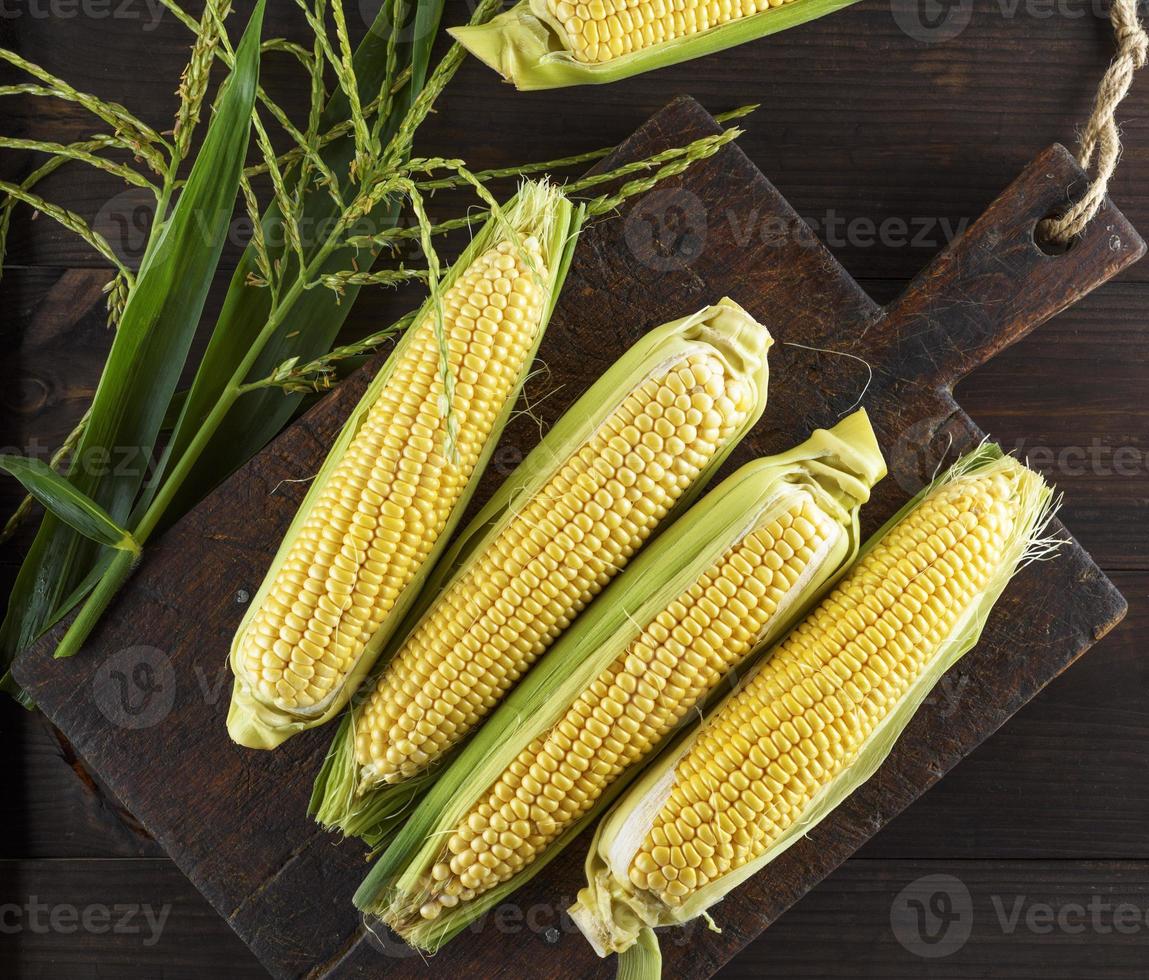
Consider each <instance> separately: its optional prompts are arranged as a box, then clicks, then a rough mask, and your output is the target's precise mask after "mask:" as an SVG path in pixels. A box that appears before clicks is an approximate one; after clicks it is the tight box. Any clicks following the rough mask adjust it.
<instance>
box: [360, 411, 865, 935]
mask: <svg viewBox="0 0 1149 980" xmlns="http://www.w3.org/2000/svg"><path fill="white" fill-rule="evenodd" d="M884 473H885V466H884V464H883V461H882V456H881V453H880V451H879V450H878V446H877V442H876V440H875V438H874V435H873V432H872V430H871V429H870V426H869V422H868V420H867V418H866V416H865V413H864V412H859V413H857V414H856V415H855V416H853V417H851V418H850V419H847V420H846V421H844V422H842V423H841V424H840V425H838V426H837V427H836V428H835V429H834V430H832V431H830V432H825V431H819V432H817V433H815V434H814V436H813V437H811V439H810V440H808V441H807V442H806V443H804V444H803V445H802V446H799V447H798V448H796V449H794V450H791V451H790V452H788V453H785V454H782V455H780V456H776V457H771V458H768V459H761V460H758V461H756V462H754V463H750V464H748V465H746V466H744V467H743V468H742V469H740V470H739V471H738V472H737V473H735V474H734V475H733V476H732V477H730V478H729V479H728V480H726V481H725V482H724V483H723V484H722V485H721V486H719V487H718V488H717V489H715V490H714V491H713V492H712V493H710V494H709V495H708V496H707V497H706V499H705V500H703V501H702V502H701V503H699V504H697V505H696V506H695V507H694V508H692V509H691V511H690V512H689V513H688V514H687V515H686V516H684V517H683V518H682V519H680V520H679V521H678V522H677V523H676V524H675V525H674V526H673V527H672V528H670V529H669V530H668V531H667V532H666V533H665V534H663V535H662V536H661V537H660V538H659V539H658V540H657V541H655V542H654V543H653V544H652V545H651V546H650V547H649V548H648V549H647V550H646V551H645V552H644V553H643V554H642V555H641V556H640V557H639V558H638V559H636V560H635V562H634V564H633V565H632V566H631V567H630V568H628V569H627V570H626V571H625V572H623V574H622V575H621V576H620V577H619V578H618V580H617V581H615V582H614V583H613V584H612V585H611V586H610V588H609V589H608V590H607V591H606V592H605V593H604V594H603V595H602V596H601V597H600V598H599V599H598V600H596V601H595V603H594V605H593V606H592V607H591V608H590V609H589V610H588V611H587V612H586V614H585V615H584V616H583V617H582V618H580V619H579V621H578V623H577V624H576V625H575V626H573V627H572V628H571V629H570V630H568V631H567V632H566V633H565V634H564V635H563V637H562V639H561V640H560V641H559V642H558V643H557V644H556V645H555V646H554V648H552V650H551V651H550V652H549V653H548V654H547V656H546V658H545V659H544V660H543V661H542V662H540V664H539V665H538V667H537V668H536V669H535V670H534V671H533V672H532V673H531V675H530V677H528V678H527V680H526V681H524V682H523V684H521V685H520V686H519V687H518V688H517V689H516V690H515V691H514V693H513V694H512V695H511V696H510V697H509V698H508V700H507V701H506V702H505V703H504V704H503V705H502V706H501V707H500V708H499V710H498V711H497V712H496V713H495V715H494V716H493V717H492V718H491V719H490V721H488V722H487V724H486V725H485V726H484V727H483V728H482V730H481V731H480V734H479V735H478V736H477V737H476V738H475V739H474V740H473V741H472V742H471V743H470V744H469V745H468V746H467V748H466V749H465V750H464V751H463V752H462V754H461V755H460V756H459V758H458V759H457V760H456V761H455V762H454V764H453V765H452V767H451V768H450V769H449V770H448V772H447V773H446V774H445V775H444V776H443V777H442V779H440V781H439V782H438V783H437V785H436V787H435V788H434V790H432V792H431V794H430V795H429V796H428V797H427V799H426V800H424V802H423V803H422V804H421V805H420V806H419V807H418V808H417V809H416V811H415V813H414V814H413V816H412V817H411V819H410V821H409V822H408V824H407V825H406V826H405V827H404V829H403V830H402V831H401V833H400V836H399V837H398V838H397V839H396V840H395V841H394V843H393V844H392V845H391V847H390V848H388V850H387V851H386V853H385V854H384V856H383V857H382V859H381V860H380V862H379V863H378V864H377V865H376V867H375V868H374V869H373V871H372V873H371V875H370V876H369V878H368V880H367V881H366V882H365V883H364V885H363V887H362V888H361V889H360V890H359V893H358V895H357V896H356V901H357V903H358V904H359V905H360V907H361V908H363V909H364V910H365V911H367V912H368V913H369V914H378V915H381V916H382V918H383V919H384V921H385V922H386V923H387V924H388V925H390V926H391V927H393V928H394V929H396V930H397V931H398V932H399V934H400V935H401V936H403V937H404V938H405V939H407V940H408V941H409V942H411V943H412V944H414V945H416V946H419V947H422V948H424V949H428V950H434V949H436V948H438V946H439V945H441V944H442V943H443V942H445V941H446V940H447V939H448V938H449V937H450V936H451V935H453V934H455V933H457V932H458V931H459V930H461V929H463V928H465V926H466V925H467V924H468V923H470V922H471V921H473V920H474V919H475V918H476V917H478V916H480V915H482V914H483V913H484V912H485V911H487V910H488V909H489V908H490V907H491V905H492V904H494V903H495V902H498V901H501V900H502V898H504V897H505V896H506V895H507V894H508V893H509V891H511V890H513V889H515V888H517V887H518V886H519V885H521V884H522V883H523V882H524V881H526V880H527V879H528V878H530V877H531V876H533V875H534V874H535V873H536V872H537V870H538V869H539V868H540V867H542V866H543V865H544V864H545V863H546V862H547V861H549V860H550V859H552V858H553V857H554V855H555V854H556V853H557V852H558V851H559V850H561V849H562V847H563V846H564V845H565V843H566V842H567V841H568V840H570V839H571V837H572V835H574V834H577V833H578V832H579V830H580V829H581V828H582V827H583V826H585V824H586V823H587V822H588V820H590V819H593V816H594V814H596V813H597V812H598V811H599V810H601V809H602V808H603V807H604V806H605V805H606V803H607V801H608V799H609V798H610V796H611V795H612V794H613V793H615V792H617V791H618V789H620V788H621V786H622V784H623V783H624V782H625V780H626V779H627V778H629V776H631V775H633V774H634V773H635V772H636V771H637V769H638V768H639V767H640V765H641V763H642V761H643V760H644V759H645V758H647V757H648V756H649V755H650V754H651V753H652V752H653V751H655V749H656V747H657V746H658V745H659V744H661V743H662V742H664V741H665V740H666V739H667V738H668V737H669V736H670V735H671V734H672V733H673V731H674V730H675V729H676V728H677V727H678V726H679V725H680V724H681V723H682V722H683V720H684V719H685V718H687V717H688V716H689V715H690V713H691V712H693V711H694V710H695V709H696V708H697V707H698V706H699V705H701V704H702V703H703V702H704V701H705V700H706V699H707V697H708V696H709V695H710V694H711V692H713V691H714V690H715V689H716V688H717V687H718V686H719V684H720V683H721V682H722V680H723V679H724V678H725V677H727V676H728V675H729V673H730V671H731V670H733V669H735V668H736V667H737V666H738V665H739V664H740V663H742V662H743V661H744V660H745V659H746V658H747V657H749V656H750V655H751V654H752V653H753V652H754V651H755V650H756V649H759V648H760V647H761V646H762V645H764V644H766V643H768V642H769V641H770V640H771V639H773V638H775V637H777V636H779V635H780V634H781V633H782V632H783V631H784V629H785V628H786V627H787V626H788V625H789V624H790V623H791V622H793V620H794V619H796V618H797V616H798V615H799V614H800V613H801V611H802V610H803V609H804V608H805V607H807V606H808V605H809V604H810V603H811V602H813V601H814V600H815V599H816V598H817V596H818V595H819V594H820V593H821V592H822V591H823V589H824V588H825V587H826V586H827V585H828V584H829V583H830V582H831V581H832V580H833V579H834V577H835V576H836V575H837V574H838V573H839V572H840V571H842V570H843V569H844V568H845V567H846V565H847V564H848V563H849V562H850V560H851V559H852V558H853V556H854V555H855V554H856V552H857V547H858V527H857V518H858V509H859V507H860V506H861V504H862V503H863V502H864V501H865V500H867V499H868V497H869V492H870V487H871V486H872V484H873V483H874V482H876V480H878V479H880V478H881V476H883V475H884Z"/></svg>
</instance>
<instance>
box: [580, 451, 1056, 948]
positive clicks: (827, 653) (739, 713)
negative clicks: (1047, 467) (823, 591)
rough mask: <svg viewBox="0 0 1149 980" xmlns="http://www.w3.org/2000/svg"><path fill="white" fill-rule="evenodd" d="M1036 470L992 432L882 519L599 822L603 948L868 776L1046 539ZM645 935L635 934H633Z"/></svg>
mask: <svg viewBox="0 0 1149 980" xmlns="http://www.w3.org/2000/svg"><path fill="white" fill-rule="evenodd" d="M1050 501H1051V492H1050V490H1049V488H1048V486H1047V485H1046V484H1045V482H1044V481H1043V480H1042V478H1041V477H1040V476H1039V475H1038V474H1037V473H1035V472H1033V471H1032V470H1029V469H1027V468H1026V467H1025V466H1023V465H1022V464H1021V463H1019V462H1017V461H1016V460H1014V459H1012V458H1010V457H1005V456H1002V454H1001V453H1000V451H999V450H997V449H996V447H983V448H982V449H980V450H977V451H975V452H974V453H972V454H971V455H970V456H969V457H967V458H966V459H964V460H961V461H959V462H958V464H956V465H955V467H953V468H952V469H951V471H950V472H949V473H948V474H947V475H945V476H943V477H942V478H940V479H939V480H938V481H937V482H936V483H935V485H934V486H932V487H931V488H929V489H928V490H927V491H926V492H924V494H923V495H921V496H920V498H919V499H916V500H915V501H913V502H911V504H910V505H908V506H907V508H906V509H904V510H903V512H902V513H901V514H900V515H898V516H897V518H896V519H895V520H894V521H893V522H892V523H891V524H889V525H887V528H886V529H884V530H883V531H882V532H879V534H878V535H876V536H875V538H874V539H873V540H872V541H871V542H870V543H869V544H867V546H866V547H865V548H864V549H863V551H862V556H861V557H860V558H859V559H858V561H857V563H856V564H855V565H854V567H853V568H852V569H851V570H850V571H849V572H848V573H847V574H846V576H845V577H844V578H843V579H842V580H841V582H840V583H839V584H838V585H837V586H836V587H835V588H834V589H833V590H832V591H831V592H830V593H829V595H827V597H826V598H825V599H824V600H823V601H822V602H821V603H820V604H819V605H818V606H817V607H816V608H815V609H814V611H813V612H812V613H811V614H810V615H809V616H807V617H806V618H805V619H804V620H803V621H802V622H801V623H800V624H799V625H798V626H797V627H796V628H795V629H794V630H793V631H791V633H790V634H789V635H788V636H787V637H786V638H785V639H784V640H783V641H782V642H781V643H779V644H778V645H777V646H776V647H775V648H774V649H773V650H772V651H770V652H769V654H768V655H767V656H766V657H765V658H764V659H763V661H762V662H761V663H760V664H759V665H757V666H756V667H755V668H754V670H753V671H752V672H751V673H750V674H749V676H748V677H747V679H745V680H744V681H743V683H742V685H741V686H740V687H739V688H738V689H737V690H736V691H735V692H734V693H733V694H731V695H730V696H729V697H728V698H727V699H726V700H725V701H724V702H723V703H722V704H721V705H720V706H719V707H718V708H717V709H715V710H714V711H713V712H712V713H711V714H710V715H709V716H708V717H707V718H706V719H705V720H704V721H703V722H702V723H701V725H700V726H699V727H698V728H697V729H696V731H695V732H693V733H692V734H691V735H690V736H689V737H687V738H686V739H684V740H683V741H682V742H681V743H680V744H679V745H678V746H675V747H674V748H673V749H672V750H671V751H669V752H668V753H667V754H666V756H665V757H664V758H663V759H660V760H659V761H658V762H656V764H655V765H654V766H653V767H652V769H651V770H650V771H649V772H648V773H647V774H646V775H644V776H643V777H642V779H641V781H640V782H639V783H637V784H636V785H635V786H634V787H632V788H631V790H630V791H629V792H628V794H627V795H625V796H623V797H622V798H621V799H620V801H619V802H618V804H617V805H616V807H615V809H614V810H613V811H612V812H611V813H610V814H608V816H607V817H606V818H605V819H604V821H603V823H602V824H601V825H600V827H599V830H598V832H597V834H596V837H595V840H594V842H593V844H592V848H591V854H590V856H589V857H588V859H587V877H588V883H587V887H586V888H584V889H583V890H582V891H581V892H580V893H579V901H578V903H577V904H576V905H575V906H574V907H573V908H572V909H571V915H572V917H573V918H574V920H575V922H576V923H577V924H578V926H579V928H580V929H581V930H582V931H583V933H584V935H586V937H587V938H588V939H589V940H590V942H591V943H592V945H594V947H595V949H596V950H597V951H598V952H599V953H600V955H606V954H607V953H609V952H612V951H614V952H622V953H626V952H627V951H629V950H633V952H630V953H628V954H627V955H629V956H631V957H632V958H633V960H634V962H633V963H631V964H630V967H628V968H631V967H633V968H636V969H637V968H638V964H642V963H644V962H646V961H647V960H648V958H649V957H650V956H651V953H650V947H651V946H652V945H656V944H654V943H653V940H652V938H651V935H650V934H649V930H651V929H653V928H655V927H656V926H662V925H670V924H676V923H683V922H686V921H689V920H690V919H692V918H694V917H696V916H699V915H702V914H703V913H705V912H706V909H707V908H708V907H709V906H711V905H713V904H714V903H715V902H718V901H720V900H721V899H722V897H723V896H724V895H725V894H726V892H727V891H729V890H730V889H731V888H733V887H735V886H736V885H737V884H739V883H740V882H741V881H743V880H745V878H746V877H747V876H749V875H750V874H752V873H754V872H756V871H757V870H759V869H761V868H762V867H764V866H765V865H766V864H768V863H769V861H771V860H773V858H774V857H776V856H777V855H778V854H779V853H781V852H782V850H784V849H785V848H786V847H789V846H790V845H791V844H792V843H793V842H794V841H795V840H796V839H798V838H799V837H801V836H802V835H804V834H807V833H809V831H810V830H811V829H812V828H813V827H814V826H815V825H816V824H817V823H818V821H820V820H821V819H823V818H824V817H825V816H826V815H827V814H828V813H830V812H831V811H832V810H833V808H834V806H836V805H837V804H838V803H839V802H840V801H841V800H843V799H845V798H846V796H847V795H848V794H849V793H850V792H851V791H852V790H853V789H855V788H856V787H857V786H859V785H861V784H862V783H863V782H864V781H865V780H866V779H868V778H869V777H870V776H871V775H872V774H873V773H874V772H875V771H876V769H877V768H878V766H879V765H880V764H881V762H882V760H883V759H884V758H885V756H886V755H887V754H888V753H889V751H890V749H891V748H892V746H893V744H894V742H895V740H896V738H897V737H898V735H899V734H900V733H901V731H902V730H904V728H905V727H906V725H908V723H909V721H910V719H911V718H912V717H913V713H914V711H915V710H916V708H917V707H918V705H920V704H921V703H922V701H923V700H924V699H925V697H926V696H927V695H928V693H929V691H930V690H931V689H932V687H933V686H934V685H935V684H936V683H937V682H938V680H939V679H940V678H941V676H942V674H943V673H944V671H945V670H946V669H947V668H948V667H949V666H952V664H953V663H955V662H956V661H957V659H958V658H960V657H961V656H962V655H963V654H964V653H965V652H966V651H967V650H969V649H970V648H971V647H972V646H973V645H974V643H976V641H977V636H978V634H979V632H980V630H981V628H982V625H983V624H984V622H985V617H986V616H987V615H988V613H989V610H990V609H991V608H992V606H993V603H994V602H995V601H996V599H997V598H998V596H999V595H1000V594H1001V591H1002V590H1003V589H1004V587H1005V585H1006V583H1007V582H1008V581H1009V580H1010V578H1011V577H1012V575H1013V574H1014V573H1015V572H1016V571H1017V569H1018V567H1019V566H1020V565H1021V564H1022V563H1023V562H1025V561H1026V560H1027V559H1029V558H1031V557H1035V556H1036V555H1038V554H1041V553H1043V552H1044V551H1046V550H1047V549H1048V547H1049V545H1048V543H1047V542H1044V541H1043V540H1042V534H1043V530H1044V528H1045V526H1046V524H1047V519H1048V516H1049V514H1050V512H1051V506H1052V504H1051V502H1050ZM640 938H641V939H642V942H641V943H640V944H639V945H638V946H635V943H636V942H637V941H638V940H639V939H640Z"/></svg>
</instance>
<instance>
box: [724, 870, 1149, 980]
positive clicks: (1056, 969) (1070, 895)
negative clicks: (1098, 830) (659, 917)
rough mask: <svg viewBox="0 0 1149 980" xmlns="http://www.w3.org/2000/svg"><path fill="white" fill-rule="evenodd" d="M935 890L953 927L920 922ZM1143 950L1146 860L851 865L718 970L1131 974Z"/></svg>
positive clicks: (842, 974) (738, 973)
mask: <svg viewBox="0 0 1149 980" xmlns="http://www.w3.org/2000/svg"><path fill="white" fill-rule="evenodd" d="M935 895H936V896H938V897H939V900H940V901H942V902H945V903H946V904H945V905H943V906H940V907H941V908H944V909H950V910H952V912H953V915H954V916H955V918H954V919H953V921H952V922H951V921H948V920H942V919H935V918H933V917H932V916H930V915H929V914H928V913H926V914H925V915H923V916H922V917H921V918H919V909H918V908H916V907H915V904H916V903H922V902H928V901H929V900H930V899H931V897H933V896H935ZM912 903H913V904H912ZM926 908H927V909H928V908H929V906H928V905H927V906H926ZM947 926H948V930H949V931H947ZM930 940H934V941H933V942H931V941H930ZM942 953H945V954H946V955H944V956H942V955H940V954H942ZM1147 955H1149V865H1147V864H1146V863H1145V862H1117V861H1113V862H1076V861H1019V862H988V861H958V862H934V861H862V860H855V861H851V862H849V863H848V864H846V865H845V866H843V867H842V868H840V869H839V870H838V871H836V872H835V873H834V874H833V875H832V876H831V877H830V878H828V879H826V881H824V882H822V884H821V885H820V886H819V887H818V888H817V889H816V890H815V891H814V892H812V893H811V894H810V895H808V896H806V898H804V899H803V900H802V901H801V902H799V903H798V904H797V905H796V906H795V907H794V908H793V909H792V910H791V912H790V913H789V914H788V915H787V916H786V917H785V918H784V919H783V920H782V921H781V922H779V923H778V924H777V925H776V926H774V927H773V928H771V929H770V931H769V932H767V933H766V934H765V935H764V936H762V937H761V938H760V939H759V940H758V941H757V942H755V943H754V944H753V945H752V946H750V947H748V948H747V949H746V951H745V952H744V953H743V954H742V956H741V957H740V958H739V959H738V961H737V962H736V963H733V964H731V966H730V967H728V968H727V969H725V970H723V971H722V973H720V974H719V977H720V978H721V980H750V978H755V980H758V978H762V980H766V978H775V977H776V978H779V980H799V978H817V980H846V978H851V980H855V978H856V980H861V978H867V980H870V978H872V980H921V978H922V977H929V978H931V980H946V978H954V980H965V978H968V977H1040V978H1042V980H1082V978H1084V977H1088V978H1090V980H1129V978H1130V977H1137V976H1143V975H1144V971H1145V960H1146V956H1147Z"/></svg>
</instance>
